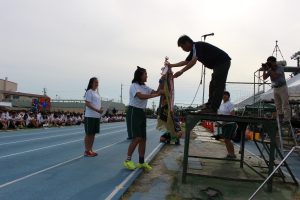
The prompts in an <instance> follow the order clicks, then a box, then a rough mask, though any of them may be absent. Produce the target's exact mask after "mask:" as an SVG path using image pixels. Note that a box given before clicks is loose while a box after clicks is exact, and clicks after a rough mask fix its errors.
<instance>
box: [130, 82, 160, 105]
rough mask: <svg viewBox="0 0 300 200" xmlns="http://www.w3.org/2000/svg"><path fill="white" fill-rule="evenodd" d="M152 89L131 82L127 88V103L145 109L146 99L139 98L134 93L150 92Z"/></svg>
mask: <svg viewBox="0 0 300 200" xmlns="http://www.w3.org/2000/svg"><path fill="white" fill-rule="evenodd" d="M152 91H154V90H153V89H151V88H149V87H148V86H146V85H140V84H138V83H132V84H131V86H130V89H129V105H130V106H133V107H136V108H142V109H145V108H146V107H147V102H148V100H147V99H140V98H138V97H137V96H136V93H138V92H140V93H142V94H151V92H152Z"/></svg>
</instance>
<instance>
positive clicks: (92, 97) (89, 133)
mask: <svg viewBox="0 0 300 200" xmlns="http://www.w3.org/2000/svg"><path fill="white" fill-rule="evenodd" d="M98 85H99V82H98V79H97V78H96V77H93V78H91V79H90V81H89V84H88V87H87V89H86V93H85V116H84V129H85V138H84V143H85V152H84V155H85V156H87V157H94V156H97V155H98V154H97V153H96V152H94V151H93V144H94V140H95V134H98V133H99V130H100V118H101V113H103V109H102V108H101V98H100V95H99V93H98Z"/></svg>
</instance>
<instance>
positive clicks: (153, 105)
mask: <svg viewBox="0 0 300 200" xmlns="http://www.w3.org/2000/svg"><path fill="white" fill-rule="evenodd" d="M155 108H156V105H155V102H154V101H152V109H153V113H155Z"/></svg>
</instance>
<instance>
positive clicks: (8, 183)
mask: <svg viewBox="0 0 300 200" xmlns="http://www.w3.org/2000/svg"><path fill="white" fill-rule="evenodd" d="M124 141H126V140H119V141H118V142H115V143H113V144H110V145H107V146H105V147H101V148H99V149H97V150H95V151H101V150H103V149H107V148H109V147H112V146H114V145H117V144H120V143H122V142H124ZM82 157H84V156H83V155H81V156H77V157H75V158H72V159H70V160H67V161H64V162H61V163H58V164H56V165H53V166H51V167H47V168H45V169H43V170H40V171H37V172H34V173H31V174H28V175H26V176H23V177H21V178H18V179H15V180H13V181H9V182H6V183H4V184H1V185H0V189H2V188H4V187H7V186H9V185H12V184H14V183H17V182H20V181H22V180H25V179H28V178H30V177H32V176H35V175H38V174H41V173H43V172H46V171H49V170H51V169H54V168H56V167H59V166H62V165H64V164H67V163H70V162H72V161H75V160H78V159H80V158H82Z"/></svg>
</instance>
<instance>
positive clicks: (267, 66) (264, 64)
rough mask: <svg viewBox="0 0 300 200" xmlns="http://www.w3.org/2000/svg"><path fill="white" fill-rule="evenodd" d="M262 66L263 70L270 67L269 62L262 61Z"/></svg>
mask: <svg viewBox="0 0 300 200" xmlns="http://www.w3.org/2000/svg"><path fill="white" fill-rule="evenodd" d="M261 68H262V69H263V70H268V69H269V68H270V66H269V64H268V63H262V64H261Z"/></svg>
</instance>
